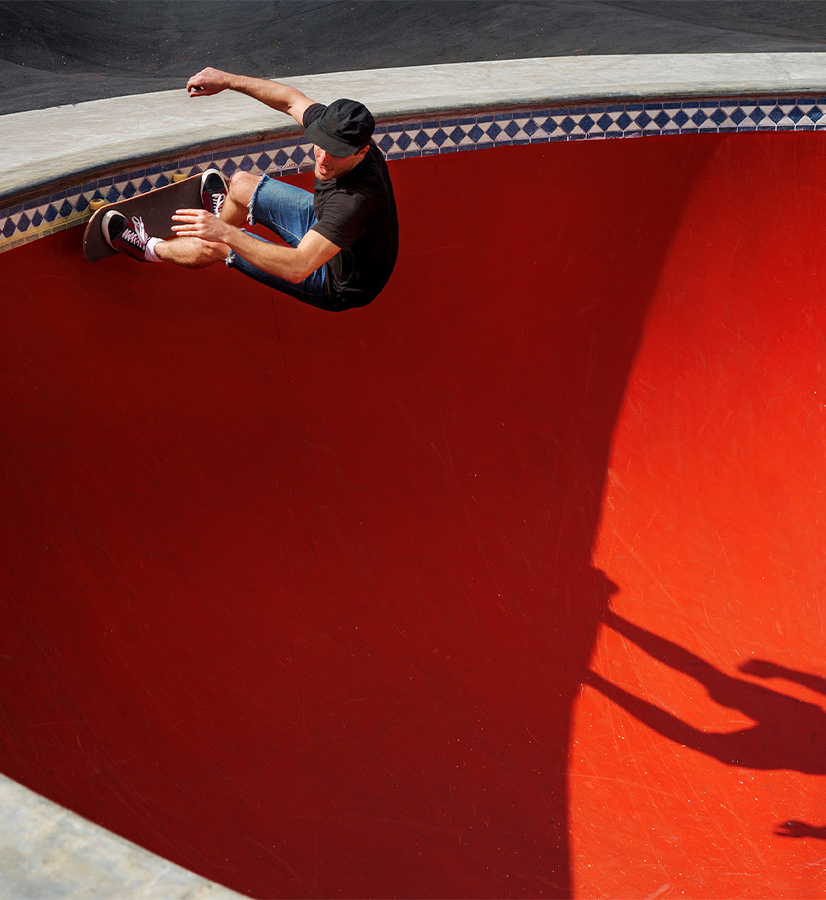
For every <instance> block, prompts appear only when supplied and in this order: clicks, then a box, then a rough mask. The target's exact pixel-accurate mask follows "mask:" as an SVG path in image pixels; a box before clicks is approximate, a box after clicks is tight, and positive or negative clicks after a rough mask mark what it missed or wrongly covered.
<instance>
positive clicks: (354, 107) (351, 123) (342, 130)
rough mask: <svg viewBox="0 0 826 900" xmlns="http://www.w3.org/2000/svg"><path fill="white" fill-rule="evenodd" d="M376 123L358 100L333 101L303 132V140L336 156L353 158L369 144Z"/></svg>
mask: <svg viewBox="0 0 826 900" xmlns="http://www.w3.org/2000/svg"><path fill="white" fill-rule="evenodd" d="M375 129H376V120H375V119H374V118H373V115H372V113H371V112H370V110H369V109H368V108H367V107H366V106H365V105H364V104H363V103H358V102H357V101H356V100H334V101H333V102H332V103H331V104H330V105H329V106H328V107H327V108H326V109H325V110H324V112H323V113H322V114H321V115H320V116H319V117H318V118H317V119H316V120H315V122H312V123H311V124H310V125H308V126H307V127H306V128H305V129H304V137H305V138H307V140H308V141H311V142H312V143H313V144H315V145H316V146H317V147H321V149H322V150H326V151H327V152H328V153H332V154H333V156H351V155H352V154H353V153H358V151H359V150H361V149H362V147H366V146H367V145H368V144H369V143H370V138H371V137H372V136H373V132H374V131H375Z"/></svg>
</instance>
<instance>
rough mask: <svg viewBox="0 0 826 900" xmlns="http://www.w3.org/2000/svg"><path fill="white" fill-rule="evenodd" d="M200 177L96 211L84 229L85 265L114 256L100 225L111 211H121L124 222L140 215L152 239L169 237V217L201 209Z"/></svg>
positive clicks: (170, 223) (170, 229)
mask: <svg viewBox="0 0 826 900" xmlns="http://www.w3.org/2000/svg"><path fill="white" fill-rule="evenodd" d="M200 207H201V176H200V175H193V176H192V177H191V178H187V179H185V180H184V181H178V182H175V183H173V184H168V185H166V186H164V187H162V188H156V189H155V190H154V191H148V192H147V193H145V194H138V195H136V196H135V197H130V198H129V199H128V200H118V201H117V202H115V203H109V204H107V205H106V206H103V207H101V208H100V209H99V210H97V211H96V212H95V213H94V214H93V215H92V218H91V219H89V222H88V224H87V226H86V231H85V233H84V235H83V255H84V257H85V258H86V260H87V261H88V262H98V261H99V260H101V259H105V258H106V257H107V256H115V255H116V253H117V251H115V250H113V249H112V248H111V247H110V246H109V244H107V243H106V239H105V238H104V236H103V232H102V230H101V227H100V225H101V222H102V221H103V217H104V216H105V215H106V213H107V212H109V211H110V210H112V209H117V210H119V211H120V212H122V213H123V214H124V215H125V216H126V218H127V219H131V218H132V217H133V216H139V217H140V218H141V219H143V224H144V226H145V228H146V232H147V234H149V235H150V236H151V237H159V238H168V237H171V236H172V216H173V215H174V213H175V210H177V209H200Z"/></svg>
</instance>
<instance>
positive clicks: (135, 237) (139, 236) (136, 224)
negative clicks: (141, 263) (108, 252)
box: [122, 216, 149, 250]
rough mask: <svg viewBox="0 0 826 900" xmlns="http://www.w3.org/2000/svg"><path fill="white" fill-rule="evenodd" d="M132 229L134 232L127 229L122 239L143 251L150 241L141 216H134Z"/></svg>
mask: <svg viewBox="0 0 826 900" xmlns="http://www.w3.org/2000/svg"><path fill="white" fill-rule="evenodd" d="M132 228H133V229H134V230H133V231H130V230H129V229H128V228H127V229H126V231H125V232H124V233H123V235H122V237H123V239H124V240H125V241H129V243H130V244H134V245H135V246H136V247H139V248H140V249H141V250H142V249H143V248H144V247H145V246H146V242H147V241H148V240H149V235H148V234H147V233H146V228H145V226H144V224H143V219H142V218H141V217H140V216H133V218H132Z"/></svg>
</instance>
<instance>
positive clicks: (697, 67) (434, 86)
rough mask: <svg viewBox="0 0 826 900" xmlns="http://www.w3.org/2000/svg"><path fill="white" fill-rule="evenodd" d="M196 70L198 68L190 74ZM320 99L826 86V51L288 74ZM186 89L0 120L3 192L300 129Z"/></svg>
mask: <svg viewBox="0 0 826 900" xmlns="http://www.w3.org/2000/svg"><path fill="white" fill-rule="evenodd" d="M193 74H194V72H193ZM284 83H286V84H293V85H295V86H297V87H299V88H300V89H301V90H303V91H304V92H305V93H306V94H307V95H308V96H311V97H312V98H313V99H318V100H320V101H321V102H330V101H331V100H333V99H335V98H336V97H339V96H351V97H357V98H359V99H361V100H362V101H363V102H364V103H366V105H367V106H368V107H370V109H371V110H372V111H373V113H374V115H375V116H376V118H377V120H379V121H382V120H389V119H396V120H398V119H404V118H414V117H422V116H436V115H438V114H444V113H451V112H462V111H471V110H482V109H494V108H496V109H501V108H508V107H510V108H515V107H520V106H538V105H542V104H546V105H548V106H553V105H562V104H570V103H580V102H583V103H584V102H586V101H587V102H599V101H616V100H641V99H647V100H657V99H672V98H686V99H688V98H698V97H728V96H753V95H762V96H767V95H775V94H776V95H785V96H789V95H794V94H806V95H811V94H813V93H814V94H820V93H824V94H826V53H754V54H749V53H714V54H685V55H679V54H670V55H663V56H660V55H653V54H652V55H646V56H587V57H569V58H566V57H562V58H553V59H527V60H512V61H505V62H499V61H494V62H482V63H456V64H450V65H436V66H419V67H412V68H401V69H399V68H394V69H378V70H373V71H364V72H343V73H333V74H324V75H306V76H300V77H295V78H289V79H284ZM184 87H185V85H184V84H182V85H181V90H180V91H163V92H161V93H156V94H138V95H134V96H129V97H121V98H115V99H109V100H94V101H90V102H87V103H78V104H76V105H71V106H59V107H54V108H52V109H45V110H35V111H31V112H21V113H13V114H11V115H7V116H2V117H0V129H2V133H3V142H2V145H0V200H2V199H3V198H4V197H8V198H11V197H14V196H18V195H21V194H25V195H30V194H32V193H33V192H35V191H37V190H38V188H40V187H45V186H47V185H55V184H57V183H59V182H61V181H62V180H65V179H77V178H80V177H83V176H86V175H89V174H91V173H94V172H97V171H101V170H103V169H108V170H111V169H113V168H117V167H118V166H123V165H126V164H127V163H128V162H134V161H136V160H144V159H157V158H163V157H168V156H170V155H172V154H174V153H175V152H176V151H180V150H182V149H184V148H189V149H192V148H199V147H217V146H222V145H229V144H232V143H234V142H238V141H240V140H242V139H253V140H254V139H264V138H272V137H275V136H279V135H282V134H292V133H297V129H296V126H295V123H293V122H292V121H291V120H290V119H289V118H288V117H286V116H280V115H279V114H278V113H272V112H269V111H268V110H266V109H265V108H263V107H262V106H261V104H259V103H257V102H256V101H255V100H251V99H250V98H248V97H244V96H240V95H235V94H230V93H225V94H221V95H218V96H215V97H207V98H200V99H198V100H192V99H190V98H189V97H188V96H187V94H186V91H185V89H184Z"/></svg>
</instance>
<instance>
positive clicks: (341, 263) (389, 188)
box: [304, 103, 399, 309]
mask: <svg viewBox="0 0 826 900" xmlns="http://www.w3.org/2000/svg"><path fill="white" fill-rule="evenodd" d="M325 108H326V107H324V106H323V105H322V104H321V103H314V104H313V105H312V106H310V107H309V108H308V109H307V111H306V112H305V113H304V127H305V128H306V127H307V126H308V125H310V124H311V123H312V122H314V121H315V120H316V119H317V118H318V117H319V116H320V115H321V114H322V113H323V112H324V110H325ZM313 208H314V210H315V214H316V218H317V219H318V222H317V223H316V224H315V225H314V226H313V231H317V232H318V233H319V234H320V235H322V236H323V237H325V238H327V240H328V241H332V242H333V243H334V244H335V245H336V246H337V247H341V252H340V253H337V254H336V255H335V256H334V257H333V258H332V259H331V260H329V262H327V263H326V264H325V266H326V269H327V290H328V292H329V294H330V297H331V298H332V299H333V300H335V301H336V303H337V304H340V306H341V308H342V309H349V308H350V307H353V306H365V305H366V304H368V303H369V302H370V301H371V300H374V299H375V298H376V297H377V296H378V295H379V293H380V292H381V290H382V288H384V286H385V285H386V284H387V281H388V279H389V278H390V275H391V273H392V272H393V267H394V266H395V264H396V257H397V256H398V252H399V221H398V217H397V215H396V200H395V198H394V196H393V185H392V184H391V183H390V173H389V172H388V171H387V163H386V162H385V161H384V156H383V155H382V152H381V150H379V148H378V147H377V146H376V145H375V143H373V142H372V141H371V142H370V148H369V149H368V151H367V153H366V155H365V157H364V159H362V160H361V162H360V163H359V164H358V165H357V166H356V167H355V168H353V169H351V170H350V171H349V172H347V173H346V174H345V175H342V176H341V178H334V179H333V180H332V181H319V180H318V179H316V182H315V193H314V196H313Z"/></svg>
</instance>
